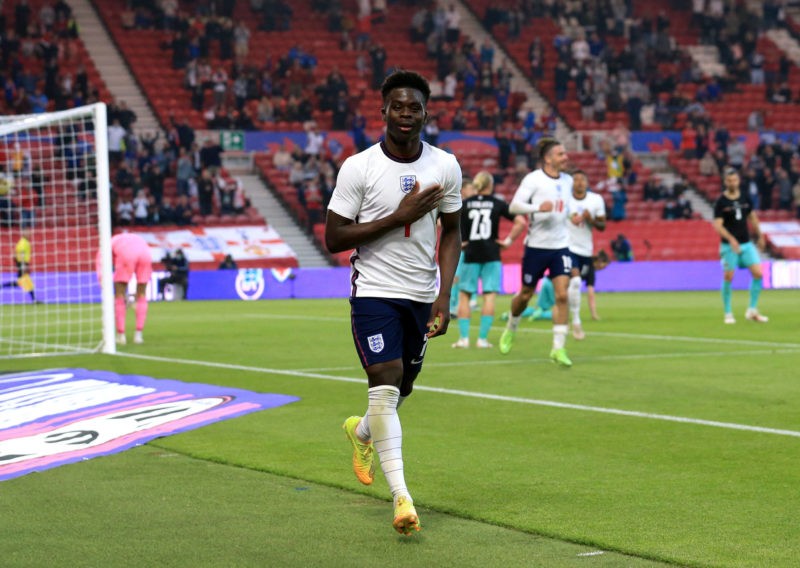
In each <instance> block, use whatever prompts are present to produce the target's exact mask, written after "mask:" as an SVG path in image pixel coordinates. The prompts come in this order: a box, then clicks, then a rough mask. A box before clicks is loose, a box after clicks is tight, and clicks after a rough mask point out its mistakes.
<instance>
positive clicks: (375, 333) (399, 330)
mask: <svg viewBox="0 0 800 568" xmlns="http://www.w3.org/2000/svg"><path fill="white" fill-rule="evenodd" d="M430 315H431V304H426V303H424V302H415V301H413V300H404V299H400V298H350V323H351V327H352V331H353V341H354V343H355V345H356V351H357V352H358V357H359V359H361V365H362V366H363V367H365V368H366V367H369V366H370V365H375V364H376V363H386V362H387V361H393V360H395V359H402V361H403V386H402V387H401V388H400V394H401V395H402V396H408V395H409V394H410V393H411V383H413V382H414V379H416V377H417V375H418V374H419V372H420V371H421V370H422V360H423V359H424V357H425V350H426V349H427V347H428V337H427V336H426V333H427V332H428V318H430ZM404 391H405V392H404Z"/></svg>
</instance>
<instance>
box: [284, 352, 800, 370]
mask: <svg viewBox="0 0 800 568" xmlns="http://www.w3.org/2000/svg"><path fill="white" fill-rule="evenodd" d="M798 352H800V348H797V349H758V350H756V349H752V350H750V351H698V352H696V353H686V352H681V353H640V354H638V355H635V354H634V355H585V356H577V357H573V359H574V360H575V361H625V360H632V361H639V360H646V359H683V358H686V357H722V356H724V357H731V356H736V357H741V356H748V357H749V356H752V355H785V354H795V353H798ZM529 363H536V364H538V363H548V364H549V363H550V358H549V357H538V358H537V357H531V358H530V359H505V358H504V359H482V360H479V361H448V362H441V363H434V362H426V363H425V368H426V369H429V368H431V367H436V368H440V367H474V366H482V365H517V364H529ZM360 368H361V367H359V366H358V365H349V366H343V367H308V368H301V369H295V371H299V372H303V373H329V372H334V371H353V370H359V369H360Z"/></svg>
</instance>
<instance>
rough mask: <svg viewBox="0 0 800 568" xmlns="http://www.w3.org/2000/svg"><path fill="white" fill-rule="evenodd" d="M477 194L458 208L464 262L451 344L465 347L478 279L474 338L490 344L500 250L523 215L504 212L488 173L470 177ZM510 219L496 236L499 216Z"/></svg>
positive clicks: (518, 228)
mask: <svg viewBox="0 0 800 568" xmlns="http://www.w3.org/2000/svg"><path fill="white" fill-rule="evenodd" d="M472 184H473V186H475V189H476V190H477V195H474V196H473V197H470V198H469V199H467V200H466V201H464V203H463V206H462V209H461V241H462V243H461V245H462V247H463V249H464V253H463V254H464V264H463V265H462V266H461V267H460V269H459V270H460V283H459V288H460V292H459V302H458V329H459V334H460V337H459V339H458V341H456V342H455V343H454V344H453V347H456V348H461V349H466V348H468V347H469V323H470V299H471V298H472V296H473V295H474V294H477V292H478V281H479V280H480V282H481V287H482V292H483V308H482V310H481V323H480V328H479V330H478V340H477V342H476V343H475V346H476V347H478V348H479V349H486V348H489V347H492V344H491V343H489V339H488V337H489V330H490V329H491V328H492V323H494V303H495V297H496V296H497V293H498V292H499V291H500V285H501V281H502V275H503V274H502V273H503V265H502V263H501V262H500V249H501V248H507V247H508V246H509V245H511V243H512V242H514V239H516V238H517V237H518V236H519V234H520V233H522V231H523V230H524V229H525V218H524V217H523V216H521V215H516V216H515V215H512V214H511V213H509V212H508V204H507V203H506V202H505V201H503V200H502V199H501V198H499V197H497V196H495V195H493V192H494V179H493V178H492V174H490V173H489V172H485V171H484V172H478V174H477V175H476V176H475V178H474V179H473V180H472ZM501 217H505V218H506V219H509V220H512V221H514V226H513V227H512V228H511V231H510V232H509V234H508V236H506V237H505V238H504V239H503V240H499V239H498V231H499V229H500V218H501Z"/></svg>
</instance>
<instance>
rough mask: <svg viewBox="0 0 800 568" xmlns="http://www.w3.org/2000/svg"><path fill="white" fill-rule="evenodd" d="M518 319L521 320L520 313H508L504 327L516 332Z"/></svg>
mask: <svg viewBox="0 0 800 568" xmlns="http://www.w3.org/2000/svg"><path fill="white" fill-rule="evenodd" d="M520 321H522V316H521V315H519V316H515V315H512V314H508V324H507V325H506V327H507V328H508V330H509V331H514V332H516V331H517V328H518V327H519V322H520Z"/></svg>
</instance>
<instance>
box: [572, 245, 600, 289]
mask: <svg viewBox="0 0 800 568" xmlns="http://www.w3.org/2000/svg"><path fill="white" fill-rule="evenodd" d="M569 254H570V255H572V268H573V269H575V268H577V269H578V274H580V277H581V280H586V279H587V277H588V276H589V274H594V271H593V270H592V267H593V266H594V263H593V261H592V257H591V256H583V255H580V254H575V253H574V252H572V251H570V253H569ZM587 284H588V281H587ZM592 284H594V282H592Z"/></svg>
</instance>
